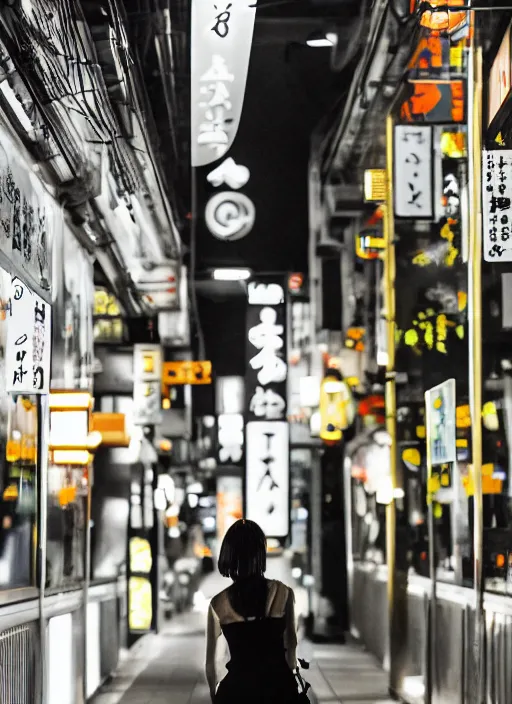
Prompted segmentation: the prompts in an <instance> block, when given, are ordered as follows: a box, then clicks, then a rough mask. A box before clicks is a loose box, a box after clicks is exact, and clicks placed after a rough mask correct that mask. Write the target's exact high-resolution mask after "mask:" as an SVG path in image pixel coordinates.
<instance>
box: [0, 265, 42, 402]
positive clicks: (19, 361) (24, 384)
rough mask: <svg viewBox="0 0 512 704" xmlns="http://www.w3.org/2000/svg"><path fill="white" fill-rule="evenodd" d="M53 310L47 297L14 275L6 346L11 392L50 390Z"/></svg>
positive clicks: (8, 379) (34, 392) (7, 371)
mask: <svg viewBox="0 0 512 704" xmlns="http://www.w3.org/2000/svg"><path fill="white" fill-rule="evenodd" d="M51 314H52V309H51V306H50V305H49V304H48V303H46V301H44V300H43V299H42V298H40V297H39V296H38V295H37V294H35V293H34V292H33V291H32V290H31V289H30V288H29V286H27V284H25V283H24V282H23V281H22V280H21V279H19V278H18V277H16V276H15V277H14V278H13V279H12V282H11V295H10V301H9V309H8V323H7V349H6V373H7V391H8V392H9V393H18V394H47V393H49V390H50V361H51V325H52V323H51Z"/></svg>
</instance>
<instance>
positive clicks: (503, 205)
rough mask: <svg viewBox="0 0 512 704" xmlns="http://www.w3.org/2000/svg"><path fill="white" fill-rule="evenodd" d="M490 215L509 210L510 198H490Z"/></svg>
mask: <svg viewBox="0 0 512 704" xmlns="http://www.w3.org/2000/svg"><path fill="white" fill-rule="evenodd" d="M490 210H491V213H495V212H496V211H497V210H510V198H504V197H503V196H500V197H498V198H497V197H496V196H493V197H492V198H491V207H490Z"/></svg>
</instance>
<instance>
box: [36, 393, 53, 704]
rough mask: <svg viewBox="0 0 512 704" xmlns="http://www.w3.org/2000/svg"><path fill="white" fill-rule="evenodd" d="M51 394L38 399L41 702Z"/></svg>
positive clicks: (44, 679) (42, 694)
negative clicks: (49, 401)
mask: <svg viewBox="0 0 512 704" xmlns="http://www.w3.org/2000/svg"><path fill="white" fill-rule="evenodd" d="M48 400H49V397H48V396H40V397H39V400H38V411H39V412H38V416H39V418H38V424H37V458H38V459H37V462H38V470H39V482H38V489H39V491H38V502H37V503H38V509H39V521H38V539H37V552H38V563H39V584H38V587H39V638H40V643H39V646H40V650H39V653H40V656H39V663H40V664H39V666H40V668H41V671H40V680H39V681H40V692H39V693H38V694H40V699H39V701H40V703H41V704H46V702H47V701H48V693H47V688H48V685H47V679H48V676H47V638H46V616H45V609H44V592H45V587H46V535H47V515H48V446H49V438H48V432H49V428H50V410H49V403H48Z"/></svg>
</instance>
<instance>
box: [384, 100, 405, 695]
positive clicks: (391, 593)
mask: <svg viewBox="0 0 512 704" xmlns="http://www.w3.org/2000/svg"><path fill="white" fill-rule="evenodd" d="M393 127H394V121H393V117H392V116H391V113H390V114H389V115H388V116H387V119H386V171H387V178H386V181H387V198H386V204H385V207H384V220H383V225H384V240H385V255H384V308H385V312H386V339H387V345H386V346H387V364H386V429H387V431H388V433H389V436H390V439H391V446H390V460H389V465H390V474H391V485H392V488H393V491H394V490H395V489H396V485H397V461H396V453H397V439H396V380H395V269H396V266H395V244H394V233H395V223H394V214H393ZM386 562H387V567H388V609H389V614H388V615H389V685H390V690H391V691H392V692H393V693H395V694H396V693H398V692H399V690H400V684H401V683H400V672H399V671H397V669H396V667H395V662H394V657H393V651H394V637H393V634H394V630H395V629H394V624H395V608H396V603H395V601H396V586H397V575H396V504H395V499H394V496H393V498H392V499H391V501H390V503H389V504H388V505H387V506H386Z"/></svg>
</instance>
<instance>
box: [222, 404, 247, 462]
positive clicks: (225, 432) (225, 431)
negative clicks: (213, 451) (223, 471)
mask: <svg viewBox="0 0 512 704" xmlns="http://www.w3.org/2000/svg"><path fill="white" fill-rule="evenodd" d="M217 440H218V463H219V464H221V465H240V464H241V463H242V459H243V454H244V417H243V415H242V414H241V413H222V414H220V415H219V417H218V436H217Z"/></svg>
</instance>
